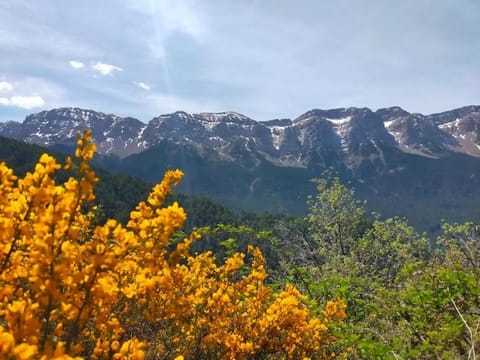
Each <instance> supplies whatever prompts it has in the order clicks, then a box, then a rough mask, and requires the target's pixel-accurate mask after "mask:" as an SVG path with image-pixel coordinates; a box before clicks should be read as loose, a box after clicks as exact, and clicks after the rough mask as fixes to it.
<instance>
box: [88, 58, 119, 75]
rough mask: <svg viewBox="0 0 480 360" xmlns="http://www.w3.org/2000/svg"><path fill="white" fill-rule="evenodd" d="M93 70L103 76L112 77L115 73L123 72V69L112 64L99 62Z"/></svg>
mask: <svg viewBox="0 0 480 360" xmlns="http://www.w3.org/2000/svg"><path fill="white" fill-rule="evenodd" d="M92 69H94V70H96V71H98V72H99V73H100V74H102V75H104V76H105V75H112V74H113V72H114V71H123V69H122V68H121V67H118V66H115V65H112V64H105V63H102V62H100V61H99V62H97V63H96V64H95V65H92Z"/></svg>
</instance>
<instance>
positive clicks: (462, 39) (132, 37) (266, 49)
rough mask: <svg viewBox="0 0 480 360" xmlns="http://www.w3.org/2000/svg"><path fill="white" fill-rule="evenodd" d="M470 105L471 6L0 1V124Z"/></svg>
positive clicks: (477, 6)
mask: <svg viewBox="0 0 480 360" xmlns="http://www.w3.org/2000/svg"><path fill="white" fill-rule="evenodd" d="M472 104H480V0H456V1H452V0H402V1H394V0H241V1H239V0H215V1H214V0H201V1H200V0H197V1H190V0H101V1H99V0H95V1H93V0H82V1H74V0H42V1H39V0H22V1H18V0H0V121H5V120H16V121H22V120H23V119H24V117H25V116H26V115H27V114H31V113H35V112H39V111H42V110H48V109H52V108H56V107H64V106H76V107H82V108H87V109H94V110H97V111H102V112H106V113H115V114H118V115H122V116H132V117H136V118H138V119H140V120H142V121H145V122H147V121H149V120H150V119H151V118H153V117H155V116H158V115H160V114H165V113H170V112H174V111H177V110H183V111H187V112H221V111H236V112H239V113H242V114H245V115H247V116H249V117H251V118H253V119H256V120H260V121H262V120H269V119H275V118H296V117H298V116H299V115H301V114H302V113H304V112H306V111H308V110H310V109H314V108H319V109H327V108H337V107H351V106H356V107H369V108H372V109H373V110H375V109H377V108H381V107H388V106H401V107H403V108H404V109H406V110H407V111H410V112H421V113H435V112H441V111H445V110H449V109H453V108H457V107H461V106H465V105H472Z"/></svg>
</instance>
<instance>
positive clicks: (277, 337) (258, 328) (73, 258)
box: [0, 133, 345, 359]
mask: <svg viewBox="0 0 480 360" xmlns="http://www.w3.org/2000/svg"><path fill="white" fill-rule="evenodd" d="M94 151H95V146H94V144H92V143H91V141H90V136H89V134H88V133H85V134H84V137H83V138H82V139H80V140H79V141H78V148H77V151H76V154H75V155H76V157H77V158H78V164H77V165H74V164H73V162H72V160H71V159H70V158H68V159H67V160H66V162H65V164H64V165H63V169H69V168H71V167H73V168H74V169H75V170H76V171H77V172H78V176H77V177H76V178H74V177H70V178H68V179H67V180H66V181H65V182H64V183H61V184H57V183H56V182H55V180H53V175H54V173H55V172H57V171H59V170H60V169H61V168H62V166H61V165H60V164H58V163H57V162H56V160H55V159H54V158H53V157H50V156H48V155H43V156H42V157H41V158H40V160H39V162H38V164H37V165H36V167H35V170H34V171H33V172H32V173H27V174H26V175H25V177H23V178H17V177H16V176H15V175H14V174H13V171H12V170H11V169H9V168H8V167H7V166H6V165H5V164H4V163H2V164H1V165H0V179H1V182H0V357H1V358H12V359H15V358H18V359H38V358H40V359H68V358H81V357H84V358H92V359H143V358H145V357H146V358H160V359H173V358H176V357H179V358H181V357H184V358H186V359H200V358H201V359H222V358H225V359H259V358H275V359H278V358H292V359H293V358H294V359H298V358H302V357H312V358H319V359H322V358H330V357H332V356H333V355H332V354H331V353H330V350H329V346H330V345H331V344H332V342H333V341H334V340H335V339H334V337H333V336H332V333H331V331H330V326H331V325H333V324H334V323H336V322H338V321H339V320H341V319H343V318H344V317H345V305H344V303H343V302H342V301H340V300H338V301H329V302H327V303H326V306H325V308H324V309H323V310H322V311H320V312H319V313H318V314H316V316H315V315H314V314H313V313H312V311H310V310H309V308H308V307H307V306H306V305H305V304H306V302H307V299H306V298H305V297H304V296H303V295H301V293H300V292H299V291H298V290H297V289H296V288H294V287H293V286H291V285H286V286H285V288H284V290H282V291H277V292H275V291H274V290H273V289H272V288H271V287H269V286H268V285H266V283H265V279H266V277H267V274H266V271H265V268H264V258H263V256H262V254H261V252H260V251H259V250H258V249H257V248H254V247H249V253H248V254H246V255H245V254H241V253H235V254H233V255H231V256H230V257H228V258H227V259H226V260H225V262H224V263H223V264H222V265H217V264H216V260H215V256H214V255H213V254H212V253H211V252H205V253H201V254H195V255H189V247H190V245H191V243H192V242H194V241H195V240H196V239H197V238H198V235H196V234H195V233H193V234H191V235H190V236H188V237H186V238H184V239H182V240H180V241H176V242H175V243H172V241H173V239H177V238H178V233H177V231H178V230H179V229H181V228H182V227H183V225H184V222H185V220H186V214H185V212H184V210H183V209H182V208H181V207H179V205H178V204H177V203H173V204H172V205H169V206H164V205H163V204H164V200H165V198H166V196H167V195H168V194H170V193H171V187H172V186H174V185H176V184H177V183H178V182H179V181H180V179H181V177H182V173H181V172H180V171H178V170H177V171H169V172H167V173H166V175H165V178H164V179H163V181H162V182H161V183H159V184H158V185H156V186H155V187H154V188H153V190H152V192H151V193H150V195H149V196H148V199H147V201H145V202H141V203H140V204H138V206H137V207H136V209H135V210H134V211H132V212H131V214H130V221H129V222H128V224H127V225H126V226H123V225H121V224H120V223H118V222H117V221H115V220H108V221H107V222H106V223H105V224H103V225H97V224H96V219H95V207H92V206H91V202H92V201H93V200H94V198H95V197H94V194H93V189H94V184H95V183H96V182H97V178H96V175H95V173H94V171H92V169H91V168H90V165H89V161H90V160H91V158H92V157H93V154H94Z"/></svg>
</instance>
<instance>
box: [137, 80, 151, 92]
mask: <svg viewBox="0 0 480 360" xmlns="http://www.w3.org/2000/svg"><path fill="white" fill-rule="evenodd" d="M135 85H137V86H138V87H139V88H141V89H143V90H146V91H148V90H150V85H147V84H145V83H144V82H141V81H139V82H136V83H135Z"/></svg>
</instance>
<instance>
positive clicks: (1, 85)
mask: <svg viewBox="0 0 480 360" xmlns="http://www.w3.org/2000/svg"><path fill="white" fill-rule="evenodd" d="M12 90H13V85H12V84H10V83H9V82H6V81H0V92H10V91H12Z"/></svg>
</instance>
